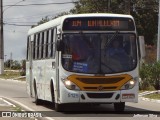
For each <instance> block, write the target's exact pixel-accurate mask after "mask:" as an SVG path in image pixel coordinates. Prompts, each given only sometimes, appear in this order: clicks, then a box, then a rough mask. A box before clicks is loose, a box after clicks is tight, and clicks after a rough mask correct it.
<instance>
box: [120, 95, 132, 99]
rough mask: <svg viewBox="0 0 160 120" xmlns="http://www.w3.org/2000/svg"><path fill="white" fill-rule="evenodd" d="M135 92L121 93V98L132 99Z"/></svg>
mask: <svg viewBox="0 0 160 120" xmlns="http://www.w3.org/2000/svg"><path fill="white" fill-rule="evenodd" d="M134 98H135V94H122V99H134Z"/></svg>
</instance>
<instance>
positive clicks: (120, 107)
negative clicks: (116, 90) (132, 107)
mask: <svg viewBox="0 0 160 120" xmlns="http://www.w3.org/2000/svg"><path fill="white" fill-rule="evenodd" d="M124 109H125V102H120V103H114V110H115V111H119V112H123V111H124Z"/></svg>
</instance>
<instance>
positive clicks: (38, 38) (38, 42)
mask: <svg viewBox="0 0 160 120" xmlns="http://www.w3.org/2000/svg"><path fill="white" fill-rule="evenodd" d="M39 44H40V33H39V34H38V37H37V59H39Z"/></svg>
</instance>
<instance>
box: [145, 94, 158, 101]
mask: <svg viewBox="0 0 160 120" xmlns="http://www.w3.org/2000/svg"><path fill="white" fill-rule="evenodd" d="M144 97H145V98H150V99H157V100H160V94H158V93H154V94H149V95H145V96H144Z"/></svg>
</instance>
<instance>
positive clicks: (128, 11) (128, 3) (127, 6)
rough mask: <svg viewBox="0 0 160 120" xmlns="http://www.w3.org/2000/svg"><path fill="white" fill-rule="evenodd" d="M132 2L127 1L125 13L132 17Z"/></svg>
mask: <svg viewBox="0 0 160 120" xmlns="http://www.w3.org/2000/svg"><path fill="white" fill-rule="evenodd" d="M130 7H131V0H125V13H126V14H129V15H130V9H131V8H130Z"/></svg>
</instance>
